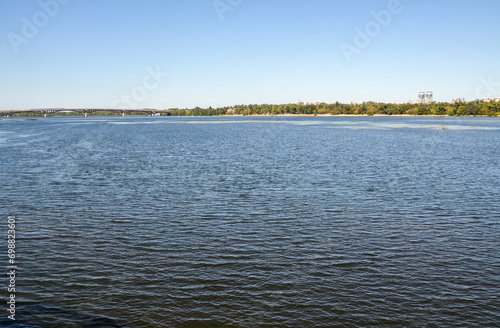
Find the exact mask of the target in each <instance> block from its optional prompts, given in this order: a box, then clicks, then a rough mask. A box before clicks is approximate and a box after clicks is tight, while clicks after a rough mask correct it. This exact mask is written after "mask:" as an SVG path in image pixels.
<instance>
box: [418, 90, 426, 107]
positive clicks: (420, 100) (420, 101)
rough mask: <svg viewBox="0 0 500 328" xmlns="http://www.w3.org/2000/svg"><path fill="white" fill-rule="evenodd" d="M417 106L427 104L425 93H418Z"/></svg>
mask: <svg viewBox="0 0 500 328" xmlns="http://www.w3.org/2000/svg"><path fill="white" fill-rule="evenodd" d="M417 104H425V92H419V93H418V100H417Z"/></svg>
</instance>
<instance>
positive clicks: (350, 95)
mask: <svg viewBox="0 0 500 328" xmlns="http://www.w3.org/2000/svg"><path fill="white" fill-rule="evenodd" d="M217 1H218V2H217V4H218V5H219V7H218V8H219V12H218V11H217V9H216V8H215V6H214V0H175V1H169V0H141V1H139V0H136V1H132V0H64V1H63V0H39V1H32V0H22V1H19V0H2V1H0V36H1V37H0V72H1V74H0V99H1V101H0V109H28V108H48V107H58V108H62V107H64V108H80V107H90V108H111V107H118V108H120V107H121V108H130V107H136V108H146V107H150V108H174V107H179V108H192V107H195V106H201V107H208V106H213V107H217V106H226V105H234V104H261V103H294V102H297V101H298V100H303V101H340V102H350V101H380V102H406V101H408V100H416V98H417V94H418V92H419V91H427V90H432V91H433V92H434V96H435V100H437V101H450V100H451V99H452V98H457V97H466V98H467V100H473V99H475V98H477V97H479V96H480V97H483V96H490V97H494V96H497V95H498V94H500V83H499V82H500V60H499V58H500V57H499V54H500V33H499V31H500V19H499V18H500V1H496V0H489V1H486V0H478V1H463V0H457V1H431V0H418V1H417V0H413V1H411V0H400V1H397V0H390V1H389V0H386V1H379V0H371V1H369V0H345V1H344V0H342V1H333V0H308V1H290V0H286V1H285V0H217ZM398 2H399V4H398ZM44 8H45V9H44ZM47 8H48V9H47ZM224 8H225V9H226V11H224ZM391 8H392V9H391ZM394 8H396V9H397V10H395V9H394ZM229 9H230V10H229ZM390 10H392V11H393V12H392V13H391V11H390ZM373 12H376V13H381V12H382V13H386V14H387V13H389V15H390V18H388V17H389V16H387V15H385V16H384V15H382V17H383V20H381V21H377V20H376V19H375V18H374V16H373V14H372V13H373ZM221 17H222V18H223V19H221ZM29 25H31V27H32V29H30V28H29V27H30V26H29ZM27 26H28V27H27ZM33 27H34V29H33ZM359 30H361V31H363V32H362V33H364V34H366V33H368V34H370V35H368V36H367V37H365V38H364V40H362V41H363V42H364V43H368V42H367V38H368V40H369V44H363V42H361V43H360V42H358V43H356V42H355V41H356V37H357V38H358V39H359V38H360V37H359V32H357V31H359ZM357 34H358V35H357ZM358 41H359V40H358ZM342 45H344V50H345V45H349V46H352V47H356V48H357V49H355V50H356V51H355V52H352V53H351V55H350V56H347V57H350V58H349V60H348V58H347V57H346V56H345V55H344V52H343V50H342V49H343V48H342ZM350 49H351V50H352V49H353V48H350ZM152 72H153V73H152ZM155 72H156V73H155ZM485 81H487V82H485ZM124 99H127V100H124Z"/></svg>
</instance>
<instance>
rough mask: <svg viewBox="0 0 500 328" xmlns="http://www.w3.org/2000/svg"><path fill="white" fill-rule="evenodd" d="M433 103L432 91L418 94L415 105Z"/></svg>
mask: <svg viewBox="0 0 500 328" xmlns="http://www.w3.org/2000/svg"><path fill="white" fill-rule="evenodd" d="M433 102H434V94H433V93H432V91H427V92H419V93H418V100H417V104H432V103H433Z"/></svg>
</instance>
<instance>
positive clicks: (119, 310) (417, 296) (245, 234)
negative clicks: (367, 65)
mask: <svg viewBox="0 0 500 328" xmlns="http://www.w3.org/2000/svg"><path fill="white" fill-rule="evenodd" d="M106 119H107V121H106ZM0 181H1V190H0V196H1V197H0V215H2V216H3V219H1V220H2V221H1V222H4V223H5V224H2V225H3V227H2V229H3V231H4V233H2V235H4V236H5V235H6V234H7V226H6V221H7V216H8V215H15V216H16V220H17V226H16V230H17V231H16V232H17V239H16V246H17V247H16V251H17V253H16V255H17V258H16V260H17V265H18V266H19V269H18V275H17V277H16V286H17V288H16V300H17V309H16V311H17V312H16V319H17V320H16V321H15V325H13V324H12V322H11V320H8V319H7V315H8V313H7V311H5V310H2V312H0V313H3V314H2V315H1V317H0V326H1V325H4V326H7V325H9V326H13V327H14V326H16V327H499V326H500V308H499V306H500V305H499V304H500V276H499V272H500V231H499V220H500V202H499V200H500V187H499V183H500V120H498V119H464V118H461V119H460V118H415V117H399V118H396V117H395V118H392V117H383V118H380V117H371V118H366V117H328V118H319V117H306V118H305V117H286V118H285V117H272V118H262V117H259V118H253V117H251V118H250V117H248V118H241V117H240V118H171V117H164V118H145V117H139V118H137V117H136V118H133V117H126V118H117V117H112V118H111V117H110V118H90V117H89V118H47V119H38V120H37V121H27V120H25V119H23V118H17V119H4V120H2V121H0ZM1 251H2V254H5V256H3V258H4V260H2V261H3V262H4V265H5V267H6V266H7V265H8V263H7V256H6V253H7V248H6V237H5V242H3V243H2V247H1ZM1 265H3V264H1ZM2 281H4V287H1V288H2V289H3V290H4V292H3V295H4V296H2V297H3V298H5V300H6V301H7V299H8V293H7V292H6V286H7V284H8V281H7V278H6V277H5V279H4V280H2ZM4 304H5V302H4ZM2 307H3V308H5V309H6V308H7V305H6V304H5V305H4V306H2Z"/></svg>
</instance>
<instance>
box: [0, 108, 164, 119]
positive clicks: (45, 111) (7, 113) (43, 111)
mask: <svg viewBox="0 0 500 328" xmlns="http://www.w3.org/2000/svg"><path fill="white" fill-rule="evenodd" d="M103 111H106V112H114V113H119V114H120V115H121V116H125V115H126V114H127V113H129V114H130V113H147V114H148V115H149V116H155V115H161V114H163V115H165V114H166V115H172V112H173V111H172V110H168V109H165V110H161V109H116V108H35V109H19V110H0V116H4V117H13V116H14V115H15V114H24V113H35V114H38V116H43V117H47V116H54V115H57V113H61V112H64V113H67V112H74V113H81V114H82V115H83V116H85V117H87V116H88V115H89V114H91V113H94V112H103Z"/></svg>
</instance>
